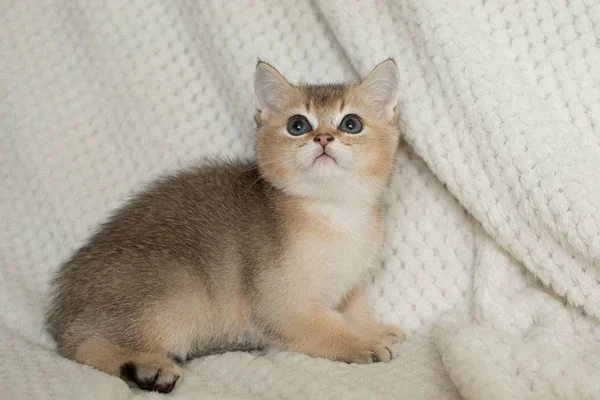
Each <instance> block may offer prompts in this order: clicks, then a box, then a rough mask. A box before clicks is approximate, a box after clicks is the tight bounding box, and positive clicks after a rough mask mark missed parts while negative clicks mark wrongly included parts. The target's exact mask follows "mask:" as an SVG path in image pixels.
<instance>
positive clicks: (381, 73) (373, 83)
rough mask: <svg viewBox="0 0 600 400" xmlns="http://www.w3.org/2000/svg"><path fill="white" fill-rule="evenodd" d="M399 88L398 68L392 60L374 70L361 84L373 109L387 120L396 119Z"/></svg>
mask: <svg viewBox="0 0 600 400" xmlns="http://www.w3.org/2000/svg"><path fill="white" fill-rule="evenodd" d="M399 87H400V83H399V81H398V67H396V63H395V62H394V60H392V59H389V60H386V61H384V62H382V63H381V64H379V65H377V66H376V67H375V68H373V70H372V71H371V73H370V74H369V76H367V77H366V78H365V80H364V81H362V83H361V84H360V88H361V89H363V90H364V93H365V95H366V98H367V102H368V103H369V105H370V106H371V108H373V109H374V110H375V111H378V112H380V113H381V115H382V116H384V117H385V118H387V119H392V118H393V117H394V108H395V107H396V103H398V90H399Z"/></svg>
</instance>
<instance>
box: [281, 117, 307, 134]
mask: <svg viewBox="0 0 600 400" xmlns="http://www.w3.org/2000/svg"><path fill="white" fill-rule="evenodd" d="M311 129H312V127H311V126H310V124H309V123H308V120H307V119H306V118H305V117H303V116H302V115H294V116H293V117H292V118H290V122H288V126H287V131H288V133H289V134H290V135H292V136H300V135H304V134H305V133H307V132H310V130H311Z"/></svg>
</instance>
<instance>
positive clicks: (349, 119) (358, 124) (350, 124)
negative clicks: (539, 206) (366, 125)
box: [339, 114, 363, 133]
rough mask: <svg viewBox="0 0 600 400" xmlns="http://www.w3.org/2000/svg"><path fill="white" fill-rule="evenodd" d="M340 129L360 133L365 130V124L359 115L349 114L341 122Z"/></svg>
mask: <svg viewBox="0 0 600 400" xmlns="http://www.w3.org/2000/svg"><path fill="white" fill-rule="evenodd" d="M339 129H340V130H341V131H344V132H348V133H360V132H361V131H362V130H363V124H362V121H361V120H360V118H358V116H357V115H354V114H348V115H346V116H345V117H344V119H343V120H342V122H341V123H340V127H339Z"/></svg>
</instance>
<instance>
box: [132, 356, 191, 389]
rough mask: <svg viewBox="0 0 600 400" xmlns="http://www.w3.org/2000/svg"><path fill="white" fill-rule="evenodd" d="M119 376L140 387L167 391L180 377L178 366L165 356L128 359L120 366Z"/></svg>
mask: <svg viewBox="0 0 600 400" xmlns="http://www.w3.org/2000/svg"><path fill="white" fill-rule="evenodd" d="M121 376H122V377H123V379H125V380H126V381H128V382H131V383H134V384H135V385H137V386H138V387H139V388H140V389H144V390H151V391H155V392H160V393H169V392H171V391H172V390H173V389H174V388H175V384H176V383H177V381H178V380H179V378H181V376H182V371H181V368H179V366H177V365H176V364H175V363H173V362H172V361H171V360H169V359H167V358H164V359H163V358H162V357H160V358H159V357H157V358H156V359H141V360H132V361H128V362H126V363H125V364H123V365H122V366H121Z"/></svg>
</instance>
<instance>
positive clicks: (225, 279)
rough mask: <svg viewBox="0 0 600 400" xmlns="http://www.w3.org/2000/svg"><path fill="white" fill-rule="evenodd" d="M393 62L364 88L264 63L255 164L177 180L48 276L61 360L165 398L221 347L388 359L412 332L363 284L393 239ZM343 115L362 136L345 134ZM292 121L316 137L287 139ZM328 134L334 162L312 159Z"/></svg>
mask: <svg viewBox="0 0 600 400" xmlns="http://www.w3.org/2000/svg"><path fill="white" fill-rule="evenodd" d="M386 63H387V64H386ZM386 63H383V64H381V65H380V66H379V67H378V68H376V69H375V70H374V71H373V72H372V73H371V75H370V76H369V77H368V78H367V79H366V80H365V81H363V83H361V84H353V85H321V86H315V85H299V86H294V85H291V84H289V83H288V82H287V81H286V80H285V79H284V78H283V77H282V76H281V75H279V73H278V72H277V71H275V70H274V69H273V68H272V67H271V66H269V65H268V64H265V63H259V65H258V66H257V87H256V90H257V100H258V103H259V107H260V108H261V109H260V112H259V113H258V114H257V117H256V119H257V122H258V124H259V132H258V143H257V153H258V165H256V166H254V165H251V164H244V163H239V162H229V163H219V162H217V163H212V164H209V165H205V166H202V167H198V168H195V169H191V170H188V171H182V172H180V173H179V174H176V175H174V176H171V177H167V178H164V179H162V180H159V181H158V182H157V183H155V184H154V185H152V186H151V187H150V188H148V189H147V190H146V191H144V192H142V193H140V194H139V195H138V196H137V197H136V198H135V199H134V200H133V201H131V202H130V203H129V204H127V205H126V206H125V207H123V208H122V209H121V210H118V211H117V212H116V213H115V215H113V217H112V218H111V219H110V220H109V221H108V222H107V223H106V224H104V225H103V226H102V227H101V229H100V230H99V231H98V233H97V234H96V235H94V236H93V237H92V238H91V239H90V241H89V242H88V244H87V245H85V246H84V247H82V248H81V249H80V250H79V251H78V252H77V253H75V255H74V256H73V257H72V258H71V260H69V261H68V262H67V263H65V264H64V265H63V266H62V267H61V268H60V270H59V272H58V274H57V276H56V278H55V280H54V282H53V293H54V294H53V297H52V301H51V304H50V308H49V311H48V318H47V322H48V329H49V331H50V332H51V334H52V335H53V337H54V338H55V339H56V341H57V343H58V349H59V352H60V353H61V354H63V355H64V356H65V357H68V358H71V359H73V360H75V361H77V362H80V363H83V364H87V365H90V366H92V367H94V368H97V369H99V370H101V371H104V372H106V373H109V374H112V375H116V376H120V377H122V378H123V379H125V380H126V381H128V382H130V383H131V384H135V385H137V386H139V387H141V388H143V389H148V390H157V391H161V392H168V391H170V390H172V389H173V388H174V386H175V384H176V382H178V381H180V380H179V378H180V376H181V368H180V367H179V366H178V365H177V363H180V362H183V361H185V360H187V359H189V358H192V357H195V356H198V355H202V354H208V353H210V352H213V351H226V350H230V349H252V348H266V347H271V348H278V349H282V350H290V351H297V352H303V353H306V354H309V355H312V356H315V357H324V358H329V359H331V360H338V361H344V362H349V363H371V362H374V361H389V360H390V359H392V358H393V357H394V356H395V353H394V350H393V346H392V344H393V343H394V342H396V341H402V340H404V334H403V333H402V331H401V330H400V329H399V328H397V327H395V326H392V325H381V324H379V323H377V322H376V321H375V320H374V319H373V317H372V316H371V314H370V312H369V310H368V306H367V303H366V300H365V298H364V295H363V294H362V292H361V290H360V289H359V285H360V279H361V277H362V276H363V274H364V272H365V270H366V269H367V268H369V267H370V266H371V265H372V264H373V262H374V260H375V258H376V255H377V253H378V251H379V247H380V245H381V242H382V235H383V230H384V223H383V214H382V204H381V197H382V193H383V190H384V188H385V186H386V184H387V181H388V179H389V175H390V173H391V170H392V168H393V162H394V156H395V151H396V146H397V143H398V134H397V131H396V128H395V121H394V119H393V114H390V112H389V111H390V110H392V109H393V106H394V105H395V97H394V96H395V94H396V93H395V92H394V90H396V89H395V85H396V84H397V82H394V79H397V78H396V77H395V65H393V62H392V61H387V62H386ZM390 63H391V64H390ZM386 79H387V81H386ZM378 85H379V86H378ZM386 85H387V86H386ZM386 90H387V91H389V92H390V93H387V92H386ZM378 91H379V92H378ZM380 92H383V93H380ZM386 96H387V97H386ZM347 114H356V115H358V116H359V117H360V119H361V120H362V122H363V124H364V129H363V132H361V133H359V134H349V133H346V132H343V131H341V130H340V129H339V126H340V122H341V121H342V118H343V117H344V116H345V115H347ZM294 115H303V116H305V117H306V119H307V120H308V121H309V122H310V124H311V126H312V128H313V129H312V130H311V131H310V132H308V133H306V134H304V135H301V136H292V135H289V134H287V133H286V129H287V128H286V127H287V124H288V122H289V120H290V118H291V117H292V116H294ZM318 135H330V137H332V138H333V139H331V140H332V141H331V143H330V144H329V145H328V149H329V150H330V151H331V154H332V156H331V159H327V157H325V158H326V160H319V159H317V158H315V157H316V156H317V154H318V152H320V151H321V145H319V144H318V142H315V138H316V137H317V136H318ZM317 140H318V138H317Z"/></svg>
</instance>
